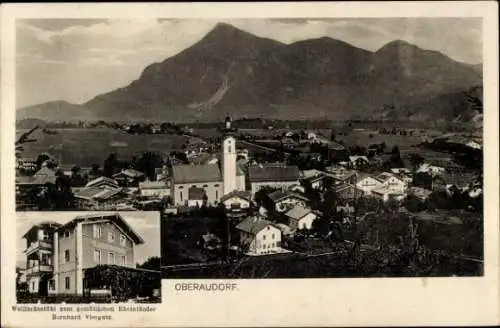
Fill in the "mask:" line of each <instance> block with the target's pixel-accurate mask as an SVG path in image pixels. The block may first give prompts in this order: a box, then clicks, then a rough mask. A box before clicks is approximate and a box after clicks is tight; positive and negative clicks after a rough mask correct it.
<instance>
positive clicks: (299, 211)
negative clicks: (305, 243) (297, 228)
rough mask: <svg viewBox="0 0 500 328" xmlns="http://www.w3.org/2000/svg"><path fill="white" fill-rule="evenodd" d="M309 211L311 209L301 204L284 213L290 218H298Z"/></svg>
mask: <svg viewBox="0 0 500 328" xmlns="http://www.w3.org/2000/svg"><path fill="white" fill-rule="evenodd" d="M309 213H311V210H310V209H308V208H305V207H302V206H294V207H293V208H292V209H291V210H289V211H288V212H286V213H285V215H286V216H288V217H289V218H291V219H294V220H300V219H302V218H303V217H304V216H306V215H307V214H309Z"/></svg>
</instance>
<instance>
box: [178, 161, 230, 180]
mask: <svg viewBox="0 0 500 328" xmlns="http://www.w3.org/2000/svg"><path fill="white" fill-rule="evenodd" d="M172 180H173V182H174V183H199V182H219V181H222V177H221V173H220V170H219V166H218V165H217V164H203V165H190V164H183V165H173V166H172Z"/></svg>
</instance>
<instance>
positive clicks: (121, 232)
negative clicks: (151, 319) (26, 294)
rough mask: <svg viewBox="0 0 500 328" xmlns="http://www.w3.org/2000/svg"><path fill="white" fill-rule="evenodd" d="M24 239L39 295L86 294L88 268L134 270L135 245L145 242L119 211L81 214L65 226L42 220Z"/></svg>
mask: <svg viewBox="0 0 500 328" xmlns="http://www.w3.org/2000/svg"><path fill="white" fill-rule="evenodd" d="M23 238H24V239H25V240H26V249H25V250H24V254H25V256H26V262H27V267H26V271H25V273H26V279H27V283H28V288H29V291H30V293H35V294H38V295H39V296H46V295H48V294H72V295H83V293H84V286H86V281H85V272H86V271H87V270H91V269H92V268H95V267H96V266H98V265H103V264H107V265H114V266H119V267H120V268H123V269H124V270H126V269H134V268H135V258H134V252H135V247H136V246H137V245H139V244H142V243H144V241H143V240H142V238H141V237H140V236H139V235H138V234H137V233H136V232H135V231H134V230H133V229H132V228H131V227H130V226H129V225H128V223H127V222H126V221H125V220H124V219H123V218H122V217H121V216H120V215H119V214H93V215H85V216H78V217H76V218H75V219H73V220H71V221H69V222H68V223H66V224H64V225H61V224H58V223H53V222H41V223H39V224H36V225H34V226H32V227H31V228H30V229H29V230H28V231H27V232H26V233H25V234H24V235H23ZM113 279H120V277H119V276H118V277H113ZM111 292H113V291H111Z"/></svg>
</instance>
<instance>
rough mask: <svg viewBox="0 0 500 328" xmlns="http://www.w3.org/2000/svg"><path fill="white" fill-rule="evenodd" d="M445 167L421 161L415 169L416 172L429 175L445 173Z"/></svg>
mask: <svg viewBox="0 0 500 328" xmlns="http://www.w3.org/2000/svg"><path fill="white" fill-rule="evenodd" d="M445 171H446V169H445V168H444V167H441V166H436V165H431V164H429V163H423V164H422V165H420V167H419V168H418V169H417V173H429V174H431V175H433V176H434V175H439V174H443V173H445Z"/></svg>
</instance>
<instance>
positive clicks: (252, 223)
mask: <svg viewBox="0 0 500 328" xmlns="http://www.w3.org/2000/svg"><path fill="white" fill-rule="evenodd" d="M268 226H273V224H272V223H271V222H270V221H267V220H265V219H262V218H259V217H256V216H254V217H248V218H246V219H245V220H243V221H241V222H240V223H239V224H238V225H237V226H236V229H237V230H241V231H245V232H248V233H250V234H253V235H256V234H257V233H258V232H259V231H261V230H263V229H265V228H266V227H268Z"/></svg>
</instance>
